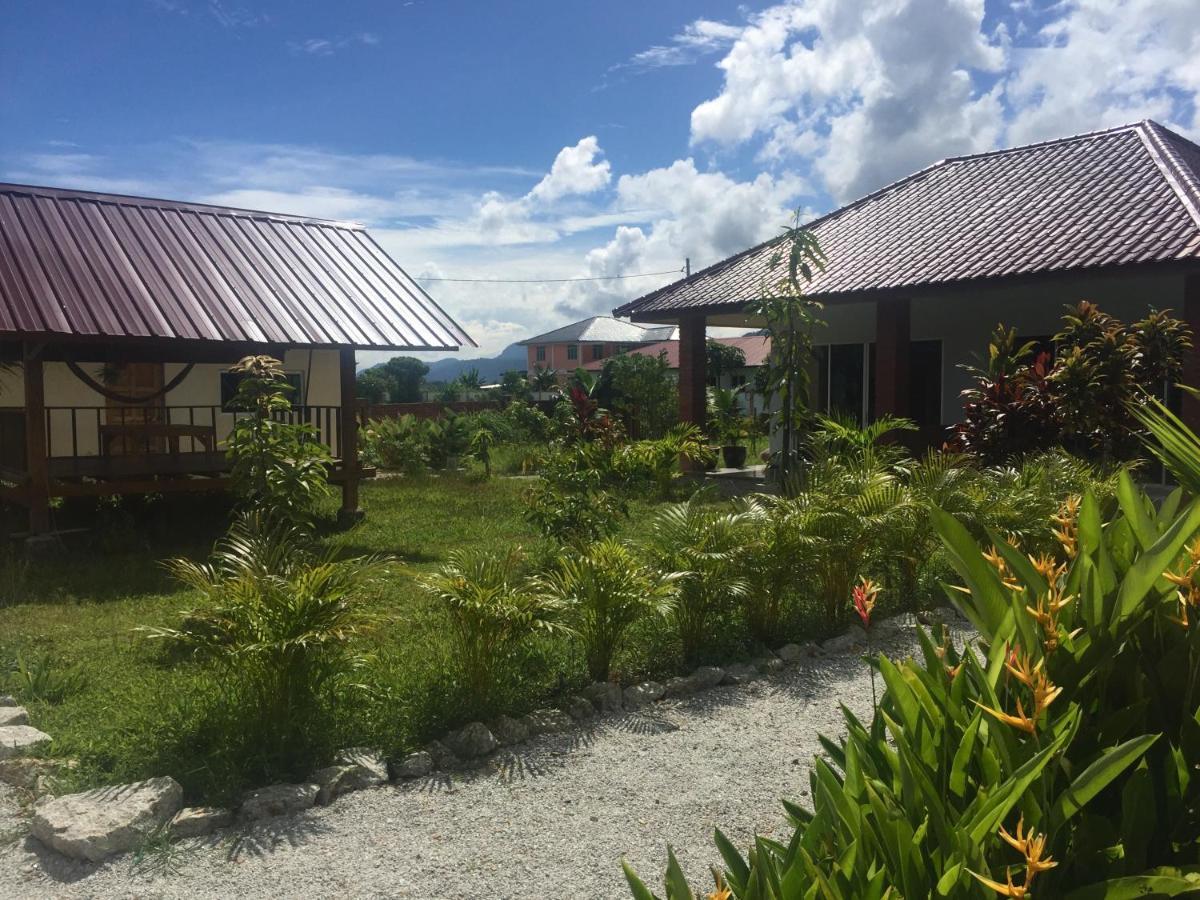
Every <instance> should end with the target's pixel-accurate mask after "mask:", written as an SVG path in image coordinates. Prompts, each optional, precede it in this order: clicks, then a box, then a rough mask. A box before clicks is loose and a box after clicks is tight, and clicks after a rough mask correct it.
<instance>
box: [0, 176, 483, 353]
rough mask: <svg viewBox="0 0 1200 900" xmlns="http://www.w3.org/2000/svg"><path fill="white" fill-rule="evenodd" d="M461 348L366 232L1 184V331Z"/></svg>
mask: <svg viewBox="0 0 1200 900" xmlns="http://www.w3.org/2000/svg"><path fill="white" fill-rule="evenodd" d="M3 333H8V334H15V335H20V336H29V337H34V336H36V337H60V336H70V337H100V338H106V339H125V338H128V339H139V338H168V339H179V340H199V341H223V342H238V343H241V342H246V343H279V344H288V345H298V346H330V347H332V346H339V347H361V348H365V349H378V350H393V349H395V350H401V349H402V350H456V349H458V348H459V347H460V346H462V345H464V344H471V345H472V346H474V342H473V341H472V340H471V339H470V338H469V337H468V336H467V334H466V332H464V331H463V330H462V329H461V328H460V327H459V326H458V325H457V324H456V323H455V322H454V320H453V319H451V318H450V317H449V316H448V315H447V314H446V313H445V312H444V311H443V310H442V309H441V307H439V306H438V305H437V303H435V302H434V301H433V299H432V298H431V297H430V296H429V295H428V294H427V293H425V291H423V290H422V289H421V287H420V286H419V285H418V284H417V283H416V282H415V281H413V280H412V279H411V278H409V277H408V275H407V273H405V272H404V270H403V269H401V268H400V267H399V266H398V265H396V263H395V262H393V261H392V260H391V259H390V258H389V257H388V255H387V254H386V253H384V252H383V250H382V249H380V247H379V245H378V244H376V243H375V242H374V241H373V240H372V239H371V236H370V235H368V234H367V232H366V231H364V230H363V229H362V228H361V227H360V226H357V225H351V224H345V223H339V222H326V221H323V220H319V219H306V218H301V217H298V216H285V215H276V214H273V213H261V212H250V211H247V210H239V209H228V208H226V207H220V206H204V205H201V204H191V203H176V202H173V201H167V200H148V199H144V198H141V197H123V196H117V195H113V194H96V193H90V192H85V191H66V190H59V189H56V188H42V187H29V186H26V185H12V184H0V334H3Z"/></svg>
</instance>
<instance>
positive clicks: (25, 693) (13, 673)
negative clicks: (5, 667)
mask: <svg viewBox="0 0 1200 900" xmlns="http://www.w3.org/2000/svg"><path fill="white" fill-rule="evenodd" d="M7 682H8V687H9V690H11V691H12V692H13V693H14V694H15V695H16V696H17V697H19V698H20V699H21V700H24V701H26V702H32V703H48V704H50V705H52V706H54V705H57V704H59V703H62V702H63V701H64V700H66V699H67V698H68V697H71V696H72V695H74V694H77V693H79V692H80V691H82V690H83V689H84V688H86V687H87V678H86V677H85V676H84V674H83V673H82V672H81V671H79V669H78V668H77V667H75V666H70V665H67V664H65V663H63V662H62V660H60V659H58V658H57V657H55V656H54V655H53V654H51V653H48V652H42V653H29V654H27V653H25V652H24V651H21V650H18V651H17V654H16V657H15V658H14V659H13V661H12V664H11V665H10V667H9V672H8V679H7Z"/></svg>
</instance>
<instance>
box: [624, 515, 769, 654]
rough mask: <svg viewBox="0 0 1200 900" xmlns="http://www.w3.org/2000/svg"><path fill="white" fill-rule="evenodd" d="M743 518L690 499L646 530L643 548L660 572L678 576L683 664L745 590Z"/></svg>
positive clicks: (677, 615) (678, 624) (677, 621)
mask: <svg viewBox="0 0 1200 900" xmlns="http://www.w3.org/2000/svg"><path fill="white" fill-rule="evenodd" d="M746 523H747V516H746V515H745V513H740V512H721V511H719V510H714V509H711V508H707V507H705V506H704V505H703V502H702V500H700V499H697V498H696V497H692V498H691V499H690V500H688V501H686V502H684V503H677V504H674V505H673V506H669V507H667V508H666V509H663V510H661V511H660V512H658V513H657V514H656V515H655V516H654V517H653V518H652V519H651V520H650V522H649V524H648V525H647V527H646V543H645V550H646V552H647V553H648V555H649V557H650V559H651V561H652V562H653V563H654V565H656V566H657V567H658V568H659V569H660V570H661V571H664V572H679V573H682V575H681V577H680V579H679V582H678V597H677V599H676V602H675V624H676V628H677V629H678V632H679V640H680V644H681V645H682V649H683V657H684V659H685V660H686V661H687V662H695V661H697V660H699V659H700V657H701V654H702V651H703V648H704V646H705V644H706V643H708V642H709V641H710V640H711V639H712V638H713V637H714V633H715V632H716V631H717V630H718V628H719V627H720V626H721V625H722V624H727V622H724V623H723V622H722V621H721V620H722V619H726V620H727V619H728V616H729V613H731V612H732V610H733V608H734V601H736V600H738V599H740V598H742V597H744V596H745V595H746V593H747V591H748V590H749V585H748V584H747V581H746V578H745V577H744V574H743V570H742V568H741V567H740V566H739V565H738V554H739V551H740V548H741V547H742V544H743V542H744V539H745V529H744V526H745V524H746Z"/></svg>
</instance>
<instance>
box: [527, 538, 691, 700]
mask: <svg viewBox="0 0 1200 900" xmlns="http://www.w3.org/2000/svg"><path fill="white" fill-rule="evenodd" d="M681 577H682V575H681V574H680V573H663V572H660V571H658V570H657V569H654V568H652V567H649V566H646V565H645V564H644V563H643V562H642V561H641V560H640V559H638V557H637V555H636V553H635V552H634V550H633V549H632V548H631V547H630V546H629V545H628V544H625V543H622V542H621V541H618V540H616V539H614V538H606V539H604V540H600V541H597V542H595V543H593V544H591V545H589V546H588V547H587V548H586V549H585V550H584V551H583V552H581V553H578V554H574V553H573V554H569V555H564V556H562V557H560V558H559V560H558V562H557V564H556V565H555V566H553V567H552V568H551V569H550V570H549V571H548V572H546V573H545V574H543V575H541V576H538V577H537V578H536V579H535V581H534V585H535V590H537V591H539V592H540V593H541V594H542V595H543V596H545V597H547V598H549V599H550V601H551V602H552V603H553V605H554V606H556V607H558V606H561V607H563V608H564V609H565V611H566V615H567V618H568V621H569V622H570V623H571V627H572V630H573V631H574V633H575V635H576V636H577V637H578V638H579V641H580V642H581V643H582V644H583V651H584V657H585V659H586V661H587V668H588V674H589V675H590V676H591V678H592V680H593V681H607V680H608V677H609V673H610V670H611V668H612V660H613V655H614V654H615V653H616V651H617V648H618V647H619V646H620V643H621V639H622V638H623V637H624V635H625V632H626V631H628V629H629V627H630V626H631V625H632V624H633V623H634V622H636V621H637V620H638V619H640V618H642V617H644V616H657V617H665V616H667V615H668V614H669V613H670V612H671V610H672V609H673V608H674V600H675V583H676V582H677V581H678V580H679V579H680V578H681Z"/></svg>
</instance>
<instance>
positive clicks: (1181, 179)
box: [1138, 119, 1200, 229]
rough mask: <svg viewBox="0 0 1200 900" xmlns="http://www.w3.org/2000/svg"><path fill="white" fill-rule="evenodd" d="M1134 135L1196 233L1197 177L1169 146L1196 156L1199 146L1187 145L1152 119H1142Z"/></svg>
mask: <svg viewBox="0 0 1200 900" xmlns="http://www.w3.org/2000/svg"><path fill="white" fill-rule="evenodd" d="M1138 126H1139V127H1138V135H1139V136H1140V137H1141V139H1142V143H1143V144H1144V145H1145V147H1146V151H1147V152H1148V153H1149V154H1150V158H1151V159H1153V160H1154V164H1155V165H1156V166H1158V169H1159V171H1160V172H1162V174H1163V178H1164V179H1165V180H1166V182H1167V184H1168V185H1169V186H1170V187H1171V190H1172V191H1173V192H1174V193H1175V196H1176V197H1178V198H1179V202H1180V204H1181V205H1182V206H1183V208H1184V209H1185V210H1187V213H1188V215H1190V216H1191V217H1192V221H1193V222H1195V223H1196V227H1197V228H1198V229H1200V174H1198V173H1196V172H1194V171H1193V170H1192V168H1191V166H1189V165H1187V163H1185V162H1184V161H1183V160H1182V159H1180V156H1179V152H1178V150H1177V148H1175V147H1173V146H1171V144H1172V143H1173V142H1174V141H1183V142H1185V143H1187V144H1189V145H1190V146H1191V147H1192V148H1193V149H1194V150H1195V151H1196V153H1197V154H1198V155H1200V146H1197V145H1196V144H1195V143H1193V142H1192V141H1189V140H1188V139H1187V138H1185V137H1184V136H1183V135H1181V134H1179V133H1177V132H1174V131H1172V130H1171V129H1169V128H1167V127H1166V126H1164V125H1161V124H1159V123H1158V122H1155V121H1154V120H1153V119H1144V120H1143V121H1141V122H1139V123H1138Z"/></svg>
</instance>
